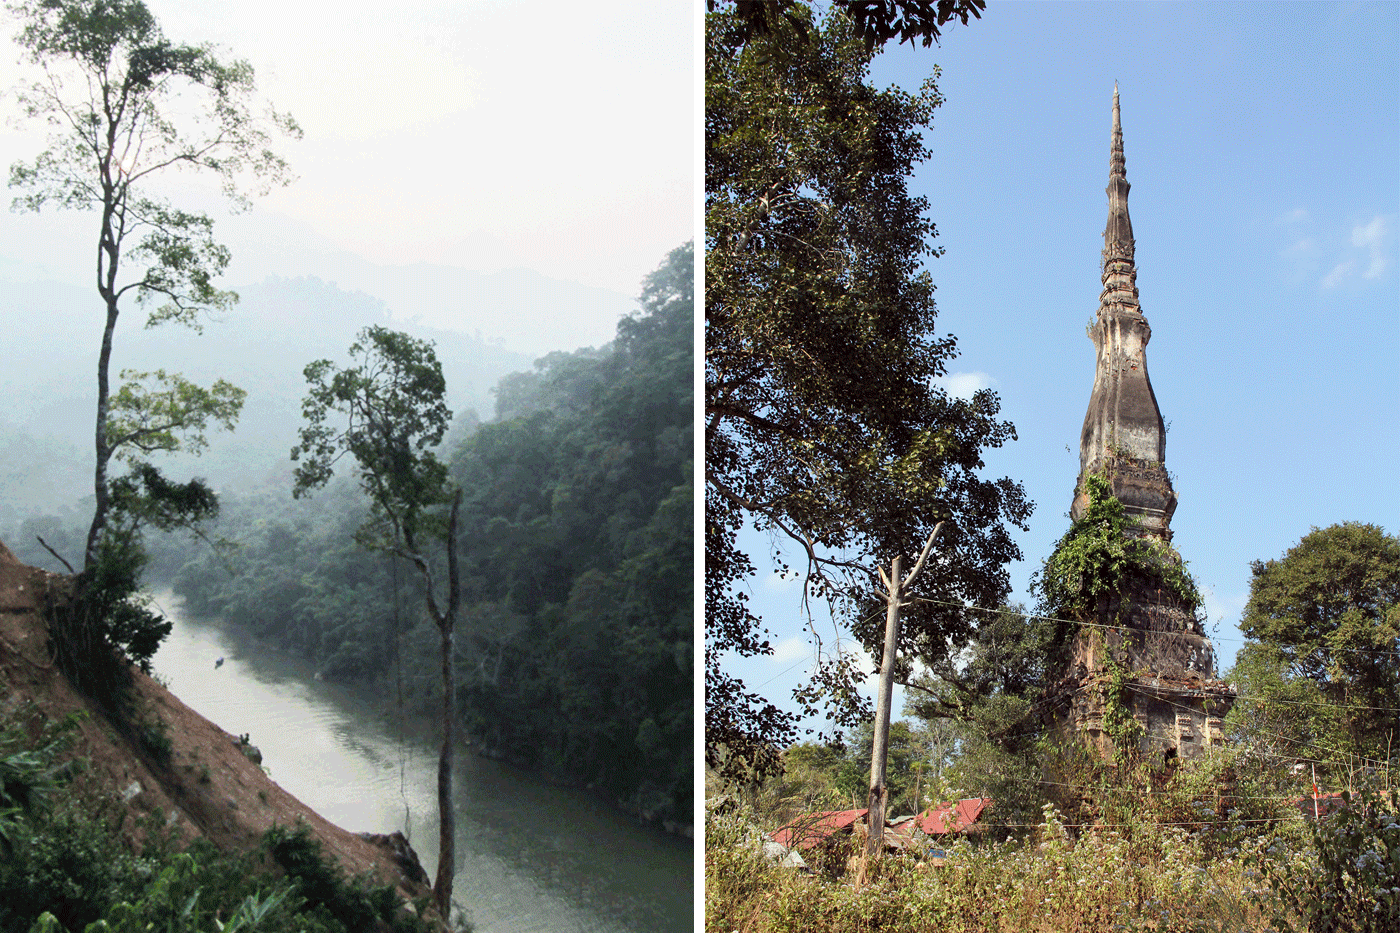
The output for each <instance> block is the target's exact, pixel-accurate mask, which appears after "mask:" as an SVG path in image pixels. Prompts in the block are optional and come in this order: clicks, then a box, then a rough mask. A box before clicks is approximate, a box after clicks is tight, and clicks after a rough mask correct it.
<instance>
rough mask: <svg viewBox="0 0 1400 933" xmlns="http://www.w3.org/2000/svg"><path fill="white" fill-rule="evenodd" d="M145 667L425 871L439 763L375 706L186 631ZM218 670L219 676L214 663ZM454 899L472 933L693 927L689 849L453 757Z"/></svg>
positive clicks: (623, 932) (185, 621)
mask: <svg viewBox="0 0 1400 933" xmlns="http://www.w3.org/2000/svg"><path fill="white" fill-rule="evenodd" d="M157 602H158V604H159V605H160V607H161V609H162V610H163V611H164V612H165V614H166V615H167V616H168V617H169V618H170V619H171V621H172V622H173V623H174V630H173V631H172V632H171V634H170V637H169V638H167V639H166V640H165V642H164V643H163V644H162V645H161V648H160V650H159V651H158V652H157V653H156V655H155V657H154V659H153V661H152V665H153V667H154V670H155V673H156V675H157V676H158V677H160V678H161V680H162V681H163V682H165V683H167V684H168V685H169V688H170V690H171V691H172V692H173V693H174V694H175V695H176V696H178V697H179V698H180V699H181V700H183V701H184V702H185V703H186V704H188V705H189V706H190V707H191V708H192V709H194V710H196V711H198V712H199V713H200V714H201V715H203V716H204V717H205V718H207V719H209V720H211V721H213V722H214V723H216V724H218V725H219V726H220V727H222V728H223V729H224V730H226V731H227V732H229V733H232V734H233V735H241V734H243V733H248V734H249V736H250V739H249V740H250V741H251V742H252V743H253V744H254V745H256V746H257V747H258V748H259V749H261V750H262V754H263V765H264V766H266V767H267V768H268V769H269V771H270V772H271V776H272V779H273V780H275V781H276V782H277V783H278V784H280V785H281V786H282V787H283V788H285V789H286V790H287V791H289V792H290V793H292V794H294V795H295V796H296V797H297V798H298V799H300V800H301V801H302V802H304V803H305V804H307V805H308V806H309V807H311V808H312V809H313V810H315V811H316V812H318V813H320V814H321V815H322V816H324V817H326V818H327V819H329V820H331V821H332V822H334V823H336V824H338V825H340V826H343V827H345V828H346V829H349V830H351V831H352V832H375V833H389V832H393V831H395V830H399V831H401V832H403V833H404V834H405V835H406V836H408V838H409V841H410V842H411V843H412V844H413V847H414V849H415V850H417V852H418V855H419V858H420V859H421V860H422V862H423V867H424V868H425V869H426V870H427V872H428V876H429V877H432V876H433V874H434V872H435V870H436V866H437V748H436V746H435V745H434V744H432V742H431V739H430V738H429V737H426V736H423V735H421V734H420V735H416V736H415V735H413V734H412V732H411V730H402V729H398V728H395V725H394V723H393V721H392V718H388V717H386V716H385V715H384V714H383V713H382V711H381V709H380V706H379V705H377V704H374V703H371V702H369V701H367V700H366V699H365V698H364V697H362V696H359V695H356V694H355V693H353V692H352V691H349V690H347V689H344V688H341V687H337V686H335V685H333V684H326V683H321V682H318V681H316V680H315V679H314V670H313V669H312V668H311V667H310V666H309V665H308V664H306V663H305V662H303V661H301V660H299V659H297V658H295V657H291V656H289V655H286V654H284V653H281V652H278V651H276V650H274V649H270V648H267V647H265V646H261V645H258V644H257V643H256V642H253V641H252V640H251V639H248V638H246V637H243V636H241V635H240V634H239V633H237V632H235V631H231V630H230V631H225V630H223V629H220V628H219V627H217V626H216V625H214V624H212V623H209V622H205V621H201V620H197V619H191V618H186V617H184V616H183V615H182V614H181V612H180V608H181V607H180V603H179V600H178V598H176V597H172V596H171V595H170V594H169V593H162V594H159V595H158V597H157ZM218 658H223V659H224V663H223V664H222V665H221V666H219V667H218V668H217V669H216V668H215V666H214V662H215V661H216V660H217V659H218ZM453 778H454V789H455V792H456V801H455V806H456V811H457V812H456V815H457V845H456V848H457V875H456V880H455V881H454V888H453V896H454V899H455V900H456V901H457V902H458V903H459V904H461V905H463V906H464V907H465V908H466V910H467V917H468V919H469V920H470V921H471V923H472V926H473V928H474V929H475V930H476V931H478V933H673V931H674V933H679V931H682V930H690V929H691V928H692V922H693V920H692V918H693V913H692V903H693V901H692V886H693V884H692V882H693V878H692V875H693V852H694V848H693V845H694V844H693V843H692V841H691V840H689V839H683V838H678V837H674V836H670V835H667V834H666V833H663V832H661V831H660V830H657V829H654V828H652V827H650V826H645V825H642V824H639V823H638V822H637V821H636V820H635V819H634V818H632V817H629V816H627V815H626V814H624V813H622V812H620V811H617V810H614V809H612V808H610V807H607V806H606V805H604V804H602V803H601V802H600V801H599V800H598V799H597V798H596V797H594V796H592V795H591V794H588V793H586V792H584V791H580V790H574V789H571V788H567V787H560V786H558V785H555V784H552V783H549V782H547V781H545V780H542V779H541V778H540V777H538V776H536V775H535V774H534V773H532V772H529V771H524V770H521V769H519V768H515V767H512V766H510V765H507V764H504V763H501V762H497V761H492V760H490V759H486V758H481V757H479V756H477V755H474V754H472V752H471V749H470V748H467V747H461V748H459V749H458V751H457V762H456V769H455V771H454V772H453Z"/></svg>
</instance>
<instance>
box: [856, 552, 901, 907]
mask: <svg viewBox="0 0 1400 933" xmlns="http://www.w3.org/2000/svg"><path fill="white" fill-rule="evenodd" d="M899 564H900V559H899V558H898V557H896V558H895V559H894V560H893V561H892V562H891V563H890V579H889V584H890V591H889V594H888V598H889V604H888V606H887V608H886V610H885V653H884V656H883V658H882V659H881V661H880V692H879V696H878V699H877V701H876V706H875V736H874V749H873V750H872V751H871V755H870V796H869V800H868V802H867V804H866V806H868V807H869V808H870V812H869V814H868V817H867V818H868V820H869V823H868V825H869V827H870V832H869V833H868V834H867V835H866V838H865V859H864V861H863V862H862V863H861V868H860V879H859V880H860V882H861V883H864V881H865V878H866V875H867V872H868V870H869V866H870V865H871V864H873V863H874V862H875V861H876V860H877V859H878V858H879V857H880V853H881V851H882V850H883V848H884V843H885V804H886V803H888V802H889V796H890V789H889V787H888V786H886V784H885V766H886V764H887V762H888V759H889V748H890V705H891V703H892V702H893V700H894V660H895V650H896V649H897V648H898V647H899V582H900V581H899Z"/></svg>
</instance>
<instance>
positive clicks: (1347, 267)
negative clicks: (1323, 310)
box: [1322, 214, 1391, 288]
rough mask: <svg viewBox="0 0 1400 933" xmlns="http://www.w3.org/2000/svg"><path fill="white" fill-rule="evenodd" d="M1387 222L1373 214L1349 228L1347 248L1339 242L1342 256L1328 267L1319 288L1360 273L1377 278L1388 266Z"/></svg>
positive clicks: (1366, 276)
mask: <svg viewBox="0 0 1400 933" xmlns="http://www.w3.org/2000/svg"><path fill="white" fill-rule="evenodd" d="M1390 240H1391V237H1390V225H1389V224H1387V223H1386V219H1385V218H1384V217H1382V216H1381V215H1379V214H1377V215H1376V216H1375V217H1373V218H1371V220H1369V221H1367V222H1366V223H1364V224H1357V225H1356V226H1355V227H1352V229H1351V241H1350V249H1348V248H1347V247H1345V246H1343V247H1342V248H1341V252H1342V254H1343V255H1344V257H1345V258H1343V259H1342V260H1341V261H1340V262H1338V263H1337V264H1336V265H1335V266H1333V267H1332V271H1331V272H1329V273H1327V275H1326V277H1325V278H1323V280H1322V287H1323V288H1336V287H1337V286H1338V285H1341V284H1343V283H1345V282H1347V281H1350V280H1351V279H1354V278H1357V277H1358V276H1360V277H1361V278H1363V279H1378V278H1380V277H1381V276H1382V275H1383V274H1384V273H1385V270H1386V268H1387V267H1388V266H1389V261H1388V260H1389V253H1390V249H1391V243H1390Z"/></svg>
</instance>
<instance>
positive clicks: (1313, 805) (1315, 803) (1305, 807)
mask: <svg viewBox="0 0 1400 933" xmlns="http://www.w3.org/2000/svg"><path fill="white" fill-rule="evenodd" d="M1292 803H1293V806H1295V807H1297V808H1298V811H1299V812H1300V813H1302V814H1303V819H1305V820H1310V819H1313V817H1314V814H1316V815H1317V816H1319V817H1321V816H1326V815H1327V814H1329V813H1331V812H1332V811H1334V810H1340V809H1341V808H1342V807H1344V806H1346V801H1345V800H1344V799H1343V798H1342V795H1341V792H1340V791H1338V792H1337V793H1333V794H1318V795H1317V796H1315V797H1314V796H1307V797H1299V798H1298V799H1297V800H1294V801H1292Z"/></svg>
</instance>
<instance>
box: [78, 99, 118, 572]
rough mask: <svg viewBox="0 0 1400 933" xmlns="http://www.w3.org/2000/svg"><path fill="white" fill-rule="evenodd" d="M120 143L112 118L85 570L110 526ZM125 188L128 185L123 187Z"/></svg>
mask: <svg viewBox="0 0 1400 933" xmlns="http://www.w3.org/2000/svg"><path fill="white" fill-rule="evenodd" d="M115 145H116V124H115V123H112V122H110V121H109V124H108V128H107V153H108V157H107V158H104V159H103V160H102V165H101V168H100V172H101V176H102V202H103V203H102V232H101V235H100V236H99V238H98V241H97V293H98V294H99V295H101V296H102V301H103V303H104V304H105V305H106V306H107V323H106V324H105V326H104V327H103V328H102V349H101V351H100V352H99V353H98V355H97V426H96V430H95V432H94V434H95V444H94V448H95V450H94V453H95V454H96V459H97V463H96V466H95V467H94V469H93V483H92V491H93V495H94V497H95V499H96V504H95V506H94V508H93V511H92V525H91V526H90V527H89V528H88V537H87V549H86V551H85V553H84V555H83V570H85V571H86V570H90V569H92V566H93V564H95V563H97V553H98V549H99V548H100V547H101V542H102V532H103V531H104V530H105V529H106V527H107V509H108V506H109V505H110V501H109V498H108V495H107V464H108V463H109V462H110V461H111V459H112V447H111V444H110V442H109V439H108V437H107V412H108V410H109V405H110V397H111V388H110V379H109V371H110V368H111V364H112V335H113V334H114V333H115V332H116V329H117V314H118V309H117V267H118V266H119V265H120V262H121V240H122V235H123V231H124V226H125V224H124V219H123V217H122V216H120V215H119V213H118V209H119V207H121V205H122V204H123V203H124V200H125V199H124V195H123V194H122V193H121V192H120V191H119V190H118V188H117V186H116V185H115V184H114V183H113V181H112V178H111V159H110V154H111V152H112V150H113V148H114V147H115ZM123 190H124V189H123Z"/></svg>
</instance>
